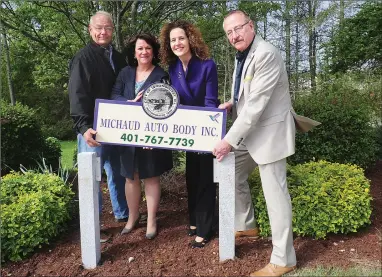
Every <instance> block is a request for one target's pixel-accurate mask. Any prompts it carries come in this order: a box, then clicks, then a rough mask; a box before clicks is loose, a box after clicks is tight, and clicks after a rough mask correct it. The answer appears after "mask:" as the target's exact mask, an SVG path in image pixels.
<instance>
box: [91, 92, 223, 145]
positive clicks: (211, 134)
mask: <svg viewBox="0 0 382 277" xmlns="http://www.w3.org/2000/svg"><path fill="white" fill-rule="evenodd" d="M225 126H226V111H225V110H221V109H217V108H207V107H195V106H182V105H179V106H178V109H177V110H176V112H175V113H174V114H173V115H171V116H170V117H168V118H165V119H154V118H152V117H150V116H149V115H148V114H147V113H146V112H145V111H144V110H143V108H142V103H140V102H138V103H136V102H122V101H113V100H103V99H97V100H96V107H95V111H94V127H93V129H95V130H97V135H96V140H97V141H98V142H100V143H107V144H116V145H130V146H140V147H153V148H165V149H174V150H185V151H196V152H212V150H213V148H214V146H215V145H216V143H217V142H219V141H220V140H221V139H222V138H223V137H224V135H225V131H226V130H225Z"/></svg>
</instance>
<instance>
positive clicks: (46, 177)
mask: <svg viewBox="0 0 382 277" xmlns="http://www.w3.org/2000/svg"><path fill="white" fill-rule="evenodd" d="M0 192H1V200H2V203H1V215H0V216H1V238H2V242H1V260H2V261H5V260H11V261H17V260H21V259H22V258H23V257H25V256H26V255H27V254H29V253H30V252H32V251H33V250H34V249H35V248H36V247H41V245H42V244H44V243H48V241H49V240H50V239H51V238H53V237H54V236H56V235H57V234H58V233H59V232H60V231H61V230H63V228H64V227H65V222H66V221H67V220H68V219H69V218H70V213H69V211H70V208H71V206H70V205H71V199H72V196H73V192H72V191H71V189H70V187H69V186H67V185H65V184H64V182H63V181H62V180H61V179H60V178H59V177H58V176H56V175H54V174H41V173H33V172H27V173H25V174H21V173H14V172H12V173H10V174H8V175H5V176H4V177H3V178H2V184H1V189H0Z"/></svg>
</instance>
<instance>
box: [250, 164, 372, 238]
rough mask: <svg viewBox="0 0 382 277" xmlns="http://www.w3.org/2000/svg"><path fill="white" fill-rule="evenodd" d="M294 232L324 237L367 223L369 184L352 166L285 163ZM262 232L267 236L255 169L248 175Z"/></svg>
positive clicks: (261, 197) (267, 228)
mask: <svg viewBox="0 0 382 277" xmlns="http://www.w3.org/2000/svg"><path fill="white" fill-rule="evenodd" d="M287 171H288V174H287V175H288V187H289V193H290V195H291V199H292V207H293V232H294V233H295V234H297V235H301V236H313V237H315V238H325V237H326V235H327V234H328V233H343V234H346V233H350V232H356V231H357V230H358V229H359V228H360V227H362V226H365V225H366V224H369V223H370V215H371V206H370V201H371V196H370V193H369V189H370V183H369V181H368V180H367V179H366V177H365V176H364V174H363V169H361V168H359V167H358V166H355V165H345V164H338V163H330V162H326V161H320V162H310V163H306V164H302V165H296V166H288V170H287ZM249 182H250V187H251V191H252V199H253V201H254V205H255V215H256V218H257V222H258V224H259V228H260V232H261V235H263V236H268V235H270V233H271V232H270V225H269V219H268V213H267V210H266V204H265V199H264V196H263V192H262V189H261V183H260V177H259V172H258V169H256V170H255V171H254V172H253V173H252V174H251V176H250V178H249Z"/></svg>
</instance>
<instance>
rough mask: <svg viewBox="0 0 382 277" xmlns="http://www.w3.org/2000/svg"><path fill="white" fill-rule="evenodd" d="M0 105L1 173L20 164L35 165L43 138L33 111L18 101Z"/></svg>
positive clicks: (42, 144) (39, 154) (16, 167)
mask: <svg viewBox="0 0 382 277" xmlns="http://www.w3.org/2000/svg"><path fill="white" fill-rule="evenodd" d="M0 105H1V111H0V112H1V173H2V175H3V174H5V173H7V172H9V171H10V170H11V169H13V170H18V168H19V166H20V164H23V165H24V166H25V167H27V168H29V167H31V166H33V167H35V166H36V161H38V160H39V159H40V158H41V152H42V151H41V150H42V148H43V147H44V138H43V135H42V132H41V127H40V124H39V122H38V120H37V119H36V115H35V111H34V110H33V109H31V108H28V107H27V106H23V105H21V104H20V103H16V105H15V106H11V105H9V104H8V103H5V102H4V101H1V102H0Z"/></svg>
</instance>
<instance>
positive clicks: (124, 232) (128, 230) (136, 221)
mask: <svg viewBox="0 0 382 277" xmlns="http://www.w3.org/2000/svg"><path fill="white" fill-rule="evenodd" d="M140 218H141V215H140V214H139V215H138V218H137V219H136V220H135V221H134V223H133V226H131V228H123V229H122V231H121V235H124V234H128V233H130V232H131V231H133V230H134V229H135V227H137V225H138V223H139V219H140Z"/></svg>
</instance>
